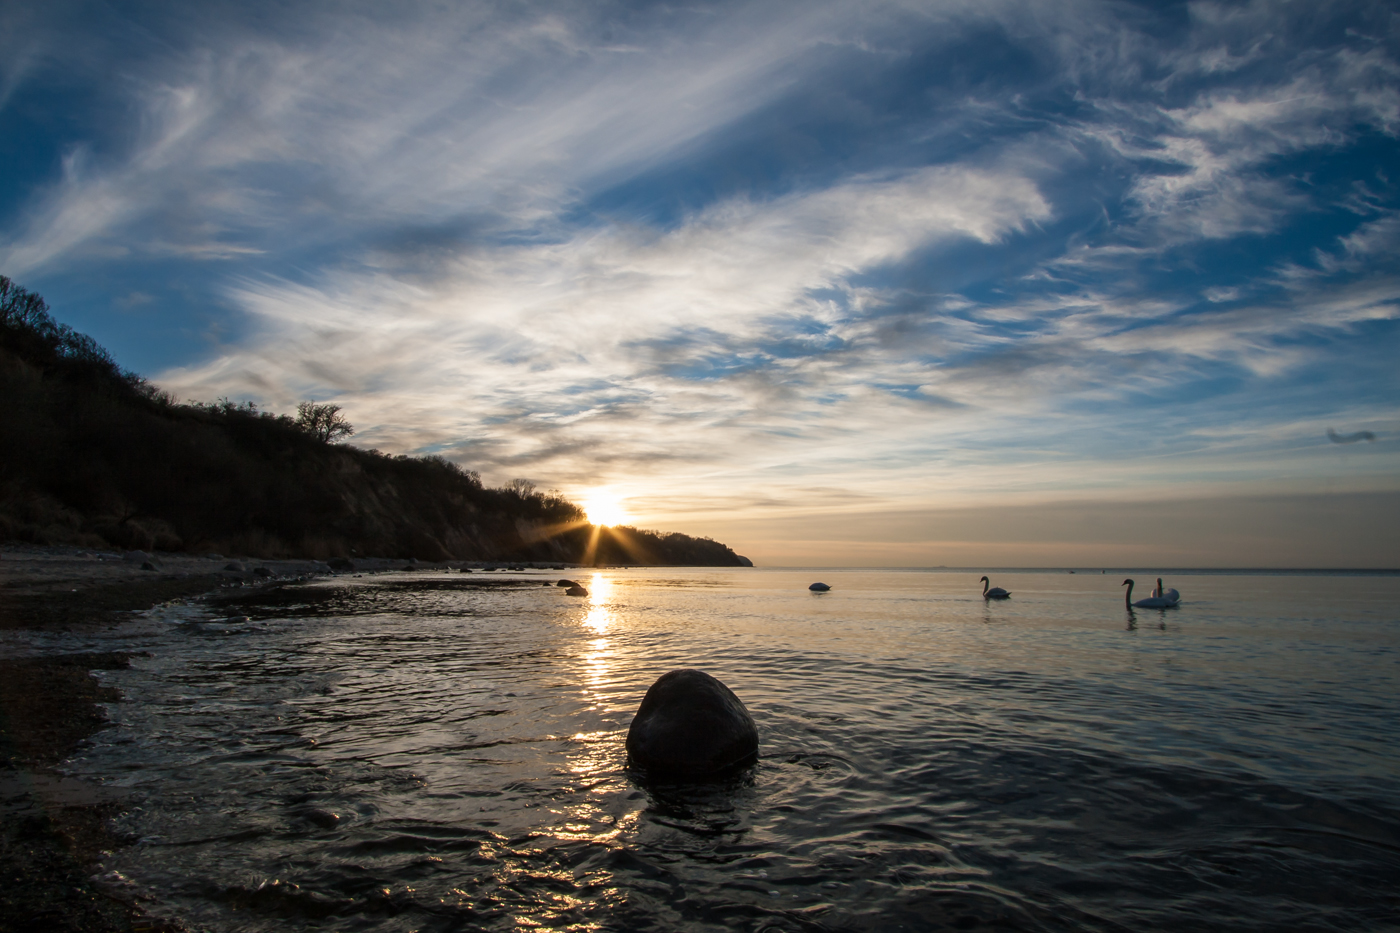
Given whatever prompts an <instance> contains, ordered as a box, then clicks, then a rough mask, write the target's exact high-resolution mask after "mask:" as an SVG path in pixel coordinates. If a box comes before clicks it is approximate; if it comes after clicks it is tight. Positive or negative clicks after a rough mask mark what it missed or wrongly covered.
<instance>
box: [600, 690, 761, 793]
mask: <svg viewBox="0 0 1400 933" xmlns="http://www.w3.org/2000/svg"><path fill="white" fill-rule="evenodd" d="M757 756H758V727H757V726H755V725H754V721H753V717H752V716H750V715H749V711H748V710H747V709H746V708H745V707H744V704H743V701H741V700H740V699H739V698H738V697H737V696H735V695H734V692H733V691H732V690H730V689H729V688H728V687H726V686H725V685H724V684H722V683H720V682H719V681H718V680H716V679H715V678H714V677H711V676H710V675H709V674H706V673H705V672H704V671H697V670H692V669H682V670H678V671H671V672H670V673H669V674H663V675H662V676H661V677H660V678H658V679H657V681H656V683H654V684H652V685H651V689H650V690H648V691H647V695H646V696H645V697H644V698H643V699H642V705H641V706H640V707H638V708H637V715H636V716H634V717H633V719H632V726H631V728H630V729H628V730H627V761H628V765H629V766H632V767H639V768H642V769H644V770H645V771H646V772H647V773H649V774H660V775H671V776H688V777H703V776H705V775H714V774H719V773H722V772H725V771H728V770H729V769H731V768H734V767H736V766H738V765H741V764H746V763H747V762H749V761H751V760H753V759H754V758H756V757H757Z"/></svg>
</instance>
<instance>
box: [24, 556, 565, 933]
mask: <svg viewBox="0 0 1400 933" xmlns="http://www.w3.org/2000/svg"><path fill="white" fill-rule="evenodd" d="M526 566H528V567H529V568H530V569H549V570H565V571H576V570H577V569H578V567H577V565H572V564H564V565H560V564H557V563H554V562H548V563H545V564H540V563H538V562H529V563H527V564H521V563H519V562H514V561H443V562H433V563H428V562H419V561H406V560H401V559H388V558H362V559H356V560H354V561H341V562H336V564H335V565H334V566H333V565H332V564H330V563H326V562H323V561H314V560H260V559H248V558H236V557H235V558H226V557H224V556H223V555H218V554H210V555H205V556H203V557H200V556H194V555H188V554H177V553H146V552H141V551H135V552H125V553H118V552H112V551H94V550H92V549H85V548H79V547H73V546H64V545H51V546H45V545H32V544H25V543H19V542H8V543H6V544H4V545H0V635H3V634H4V633H8V632H35V633H47V634H73V635H82V634H85V633H96V632H100V631H106V630H110V629H114V628H116V627H117V626H119V625H120V624H122V623H123V622H124V621H126V618H127V617H129V616H130V614H131V613H133V612H143V611H145V610H148V609H151V608H153V607H155V606H158V605H161V604H164V603H169V602H176V601H193V600H200V599H205V598H214V597H217V596H219V595H220V594H221V593H222V594H225V595H232V594H233V593H237V592H238V591H239V590H241V589H243V588H245V587H256V588H262V587H269V586H285V585H289V584H294V583H298V582H301V581H304V580H307V579H310V578H312V577H319V576H331V575H349V574H352V573H354V574H356V575H359V574H367V573H369V574H372V573H380V572H385V571H426V572H434V571H436V572H440V573H441V572H448V571H457V572H477V571H491V570H498V569H499V570H514V569H525V567H526ZM498 580H499V583H502V584H505V583H513V582H514V581H510V580H504V579H500V578H491V577H485V578H481V579H480V583H479V584H478V585H482V586H489V585H492V584H496V583H497V582H498ZM132 656H133V655H131V654H127V653H121V652H101V651H85V652H63V651H58V650H49V651H41V652H36V653H34V654H24V655H23V656H18V655H16V654H15V652H13V651H12V650H9V651H4V652H3V653H0V877H3V878H4V879H5V884H4V885H0V933H32V931H34V930H44V931H46V933H184V931H185V930H186V928H185V927H184V926H183V925H181V924H179V923H178V922H172V921H170V920H166V919H161V918H157V917H154V916H151V915H150V914H148V913H147V912H146V911H145V910H144V909H143V907H142V906H141V904H139V903H138V902H137V899H136V898H134V897H128V896H122V893H121V890H120V881H119V880H118V879H114V881H116V883H115V884H100V883H98V879H100V877H101V874H102V867H101V863H102V859H103V858H104V857H105V856H106V855H108V854H110V853H111V852H113V851H115V850H116V849H117V848H120V847H122V846H126V845H130V844H131V843H132V842H133V841H134V840H129V839H124V838H121V837H119V836H118V835H116V834H115V833H114V832H113V830H112V828H111V819H112V818H113V817H114V816H116V815H117V814H118V813H119V812H121V809H122V807H123V805H124V802H123V800H122V798H121V796H120V795H119V794H117V793H114V792H112V791H111V790H109V789H108V788H104V787H101V786H98V785H93V784H89V783H87V782H84V781H81V780H78V779H76V778H73V777H69V776H66V775H64V774H63V773H62V771H61V770H60V769H61V766H62V763H63V762H64V761H65V760H66V759H67V758H69V757H70V756H71V755H72V754H73V753H74V752H75V751H76V750H77V749H78V748H79V747H80V746H81V744H82V743H83V742H84V741H85V740H87V739H88V738H90V737H91V736H93V735H95V734H96V733H97V732H99V731H100V730H102V729H104V728H107V726H108V725H110V723H109V721H108V719H107V716H106V714H105V713H104V712H103V710H102V708H101V704H106V703H114V702H120V701H121V700H122V697H121V695H120V693H119V692H118V691H116V690H115V689H113V688H110V687H103V686H101V685H100V684H99V683H98V681H97V678H95V677H94V676H93V675H92V673H91V672H92V671H95V670H118V669H121V668H124V667H126V666H128V665H129V663H130V660H131V657H132Z"/></svg>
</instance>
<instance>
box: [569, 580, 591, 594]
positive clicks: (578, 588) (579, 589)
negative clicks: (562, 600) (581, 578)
mask: <svg viewBox="0 0 1400 933" xmlns="http://www.w3.org/2000/svg"><path fill="white" fill-rule="evenodd" d="M564 595H565V596H587V595H588V590H586V589H584V588H583V587H581V586H579V585H578V584H577V583H575V584H574V585H573V586H571V587H569V588H568V589H567V590H565V591H564Z"/></svg>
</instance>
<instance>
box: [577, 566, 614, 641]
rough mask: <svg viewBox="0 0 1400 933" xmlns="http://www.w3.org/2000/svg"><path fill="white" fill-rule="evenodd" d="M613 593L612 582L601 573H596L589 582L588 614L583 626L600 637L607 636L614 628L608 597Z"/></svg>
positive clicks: (584, 618)
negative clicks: (611, 628) (612, 627)
mask: <svg viewBox="0 0 1400 933" xmlns="http://www.w3.org/2000/svg"><path fill="white" fill-rule="evenodd" d="M611 593H612V581H611V580H609V579H608V578H607V577H605V576H603V575H602V574H601V573H595V574H594V575H593V579H591V580H589V581H588V614H587V615H585V616H584V617H583V624H584V625H586V626H588V627H589V628H591V629H592V630H593V631H595V632H597V633H598V634H599V635H602V634H605V633H606V632H607V630H608V629H609V628H610V627H611V626H612V622H613V615H612V611H611V610H609V609H608V596H609V595H610V594H611Z"/></svg>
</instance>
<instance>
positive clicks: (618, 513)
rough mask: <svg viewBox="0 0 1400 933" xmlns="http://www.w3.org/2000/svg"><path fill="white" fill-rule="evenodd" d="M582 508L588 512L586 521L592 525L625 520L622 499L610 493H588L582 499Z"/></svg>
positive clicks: (611, 523) (616, 522)
mask: <svg viewBox="0 0 1400 933" xmlns="http://www.w3.org/2000/svg"><path fill="white" fill-rule="evenodd" d="M583 510H584V511H585V512H587V513H588V522H589V524H592V525H620V524H622V523H623V522H625V521H627V513H626V512H624V511H623V509H622V500H621V499H619V498H618V497H617V496H614V495H612V494H611V493H606V492H593V493H590V494H589V496H588V498H587V499H585V500H584V501H583Z"/></svg>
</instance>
